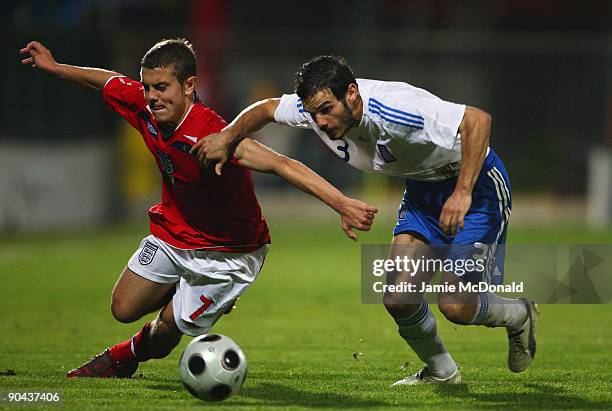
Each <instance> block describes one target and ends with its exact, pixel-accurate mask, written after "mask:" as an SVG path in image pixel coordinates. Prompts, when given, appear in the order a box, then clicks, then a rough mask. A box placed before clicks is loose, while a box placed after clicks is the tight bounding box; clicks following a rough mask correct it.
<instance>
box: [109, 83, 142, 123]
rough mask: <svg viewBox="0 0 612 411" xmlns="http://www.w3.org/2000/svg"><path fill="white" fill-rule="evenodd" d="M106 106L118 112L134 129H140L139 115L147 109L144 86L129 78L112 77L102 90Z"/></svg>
mask: <svg viewBox="0 0 612 411" xmlns="http://www.w3.org/2000/svg"><path fill="white" fill-rule="evenodd" d="M102 97H103V98H104V102H105V103H106V105H107V106H108V107H109V108H110V109H111V110H113V111H116V112H117V113H119V115H121V117H123V118H124V119H126V120H127V122H128V123H130V124H131V125H132V126H133V127H135V128H138V126H139V122H138V113H139V112H141V111H142V110H144V109H145V107H146V105H147V103H146V101H145V98H144V87H143V85H142V84H141V83H140V82H138V81H134V80H130V79H129V78H127V77H123V76H115V77H111V78H110V79H109V80H108V81H107V82H106V84H105V85H104V88H103V89H102Z"/></svg>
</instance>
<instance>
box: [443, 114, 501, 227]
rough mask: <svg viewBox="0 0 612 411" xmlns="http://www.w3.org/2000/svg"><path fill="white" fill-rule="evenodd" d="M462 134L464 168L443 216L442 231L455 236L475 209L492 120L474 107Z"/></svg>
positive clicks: (466, 116)
mask: <svg viewBox="0 0 612 411" xmlns="http://www.w3.org/2000/svg"><path fill="white" fill-rule="evenodd" d="M459 132H460V133H461V168H460V169H459V177H457V184H456V186H455V190H454V191H453V194H451V196H450V197H449V198H448V200H446V202H445V203H444V206H443V207H442V212H441V213H440V228H441V229H442V230H443V231H444V232H445V233H447V234H448V235H453V236H454V235H455V234H456V233H457V230H459V229H462V228H463V219H464V217H465V215H466V214H467V212H468V210H469V209H470V206H471V205H472V190H473V188H474V184H476V179H478V175H479V174H480V170H481V169H482V164H483V163H484V160H485V156H486V154H487V147H488V146H489V136H490V134H491V116H490V115H489V114H488V113H486V112H484V111H482V110H480V109H477V108H475V107H467V108H466V109H465V114H464V115H463V121H462V122H461V125H460V126H459Z"/></svg>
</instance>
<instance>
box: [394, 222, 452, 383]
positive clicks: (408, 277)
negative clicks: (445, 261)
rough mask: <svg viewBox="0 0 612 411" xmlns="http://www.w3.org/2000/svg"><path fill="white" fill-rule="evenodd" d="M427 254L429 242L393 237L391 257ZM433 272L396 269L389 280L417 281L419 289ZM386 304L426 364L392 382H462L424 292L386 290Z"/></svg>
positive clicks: (411, 345)
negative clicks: (438, 332) (393, 291)
mask: <svg viewBox="0 0 612 411" xmlns="http://www.w3.org/2000/svg"><path fill="white" fill-rule="evenodd" d="M427 255H429V247H428V246H427V244H425V243H424V242H423V241H421V240H419V239H417V238H415V237H413V236H412V235H410V234H399V235H397V236H395V237H394V239H393V245H392V247H391V253H390V256H389V258H390V259H395V258H396V257H398V256H399V257H401V258H403V257H404V256H406V257H408V258H413V259H418V258H420V257H422V256H427ZM432 275H433V273H432V272H425V271H423V272H418V273H408V272H403V271H400V272H393V273H389V274H388V276H387V283H388V284H400V283H402V282H406V283H409V284H414V285H415V286H416V289H417V290H419V289H420V288H421V285H422V284H423V283H428V282H429V280H430V279H431V277H432ZM384 303H385V308H386V309H387V311H388V312H389V314H391V316H392V317H393V319H394V320H395V322H396V323H397V325H398V331H399V334H400V336H401V337H402V338H403V339H404V340H406V342H407V343H408V345H409V346H410V347H411V348H412V349H413V350H414V351H415V353H416V354H417V355H418V356H419V358H420V359H421V360H422V361H423V362H424V363H425V367H424V368H423V369H422V370H421V371H419V372H418V373H417V374H415V375H412V376H409V377H406V378H404V379H402V380H400V381H397V382H396V383H395V384H393V385H413V384H423V383H455V384H456V383H460V382H461V374H460V372H459V368H458V367H457V364H456V363H455V361H454V360H453V359H452V357H451V356H450V354H449V353H448V351H447V350H446V348H445V347H444V344H443V343H442V340H441V339H440V337H439V336H438V334H437V326H436V319H435V317H434V316H433V314H432V312H431V311H430V310H429V305H428V304H427V302H426V301H425V300H424V298H423V295H422V293H418V292H417V293H386V294H385V296H384Z"/></svg>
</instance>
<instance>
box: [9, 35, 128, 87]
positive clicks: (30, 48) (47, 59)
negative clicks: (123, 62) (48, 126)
mask: <svg viewBox="0 0 612 411" xmlns="http://www.w3.org/2000/svg"><path fill="white" fill-rule="evenodd" d="M19 53H20V54H24V55H29V57H26V58H24V59H23V60H21V64H28V65H31V66H32V67H35V68H38V69H40V70H42V71H45V72H47V73H49V74H52V75H54V76H56V77H59V78H61V79H63V80H69V81H72V82H74V83H77V84H80V85H82V86H84V87H89V88H93V89H95V90H102V88H103V87H104V85H105V84H106V82H107V81H108V79H110V78H111V77H113V76H117V75H119V74H118V73H115V72H114V71H109V70H104V69H99V68H91V67H77V66H71V65H68V64H60V63H58V62H57V61H55V58H53V54H51V51H50V50H49V49H48V48H46V47H45V46H43V45H42V44H41V43H39V42H38V41H31V42H30V43H28V44H27V45H26V46H25V47H24V48H22V49H21V50H19Z"/></svg>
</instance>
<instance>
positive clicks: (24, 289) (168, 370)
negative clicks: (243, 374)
mask: <svg viewBox="0 0 612 411" xmlns="http://www.w3.org/2000/svg"><path fill="white" fill-rule="evenodd" d="M269 222H270V225H271V229H272V236H273V246H272V248H271V251H270V254H269V255H268V258H267V261H266V265H265V267H264V270H263V272H262V274H261V277H260V278H259V279H258V280H257V282H256V283H255V284H254V286H253V287H252V288H251V289H250V290H249V291H248V292H247V293H246V294H245V296H243V298H242V299H241V300H240V301H239V304H238V309H237V310H234V312H232V313H231V314H230V315H227V316H225V317H224V318H222V319H221V321H220V322H219V323H218V324H217V325H216V326H215V328H214V331H215V332H218V333H223V334H227V335H230V336H231V337H232V338H234V339H235V340H236V341H237V342H238V343H239V344H240V345H241V347H242V348H243V350H244V351H245V353H246V356H247V359H248V362H249V374H248V378H247V381H246V383H245V385H244V387H243V391H242V393H241V395H239V396H235V397H232V398H230V399H229V400H227V401H225V402H222V403H217V404H211V405H212V406H214V407H217V408H229V409H236V408H245V409H247V408H272V407H281V408H307V407H315V408H318V409H325V408H344V409H352V408H358V409H364V408H368V409H370V408H372V409H389V408H398V409H450V408H453V409H573V408H576V409H590V408H594V409H611V408H612V394H611V392H612V376H611V374H612V359H611V358H612V343H611V341H612V306H610V305H571V306H570V305H545V306H541V312H542V314H541V317H540V322H539V329H538V355H537V358H536V360H535V362H534V363H533V365H532V367H531V368H530V369H528V370H527V371H526V372H524V373H522V374H520V375H515V374H512V373H511V372H510V371H508V370H507V368H506V351H507V340H506V337H505V331H504V330H503V329H488V328H483V327H461V326H456V325H453V324H450V323H449V322H448V321H446V320H445V319H443V317H442V316H441V315H440V314H439V312H438V311H437V309H436V310H434V311H435V313H436V316H437V317H438V324H439V325H438V327H439V332H440V334H441V336H442V337H443V339H444V341H445V343H446V345H447V347H448V348H449V350H450V351H451V353H452V354H453V356H454V357H455V359H456V361H457V362H458V363H459V365H460V367H461V369H462V374H463V379H464V382H465V383H464V384H462V385H460V386H453V387H444V386H418V387H404V388H402V389H391V388H389V385H390V384H391V383H392V382H394V381H395V380H397V379H399V378H402V377H404V376H405V375H407V374H409V373H414V372H416V371H418V369H420V366H421V364H420V362H419V360H418V358H417V357H416V355H415V354H413V353H412V352H411V351H409V349H408V347H407V345H406V344H405V343H404V342H403V341H402V340H401V339H400V338H399V336H398V335H397V332H396V328H395V325H394V323H393V321H392V320H391V318H390V317H389V316H388V315H387V314H386V312H385V310H384V307H382V306H378V305H364V304H361V303H360V289H359V287H360V278H359V276H360V274H359V261H360V257H359V256H360V254H359V253H360V249H359V246H358V244H354V243H353V242H351V241H350V240H347V239H345V238H344V236H343V233H342V232H341V231H340V228H339V225H338V222H336V221H334V222H333V223H330V224H328V225H324V224H319V225H317V224H301V223H300V222H299V221H294V222H293V223H287V222H286V220H282V221H280V220H279V221H275V219H274V218H270V219H269ZM281 223H282V224H281ZM145 227H146V226H145V225H143V226H142V227H138V228H133V227H118V228H112V229H108V230H105V231H96V232H82V233H77V234H75V233H69V234H65V235H62V234H57V235H52V236H48V235H47V236H42V237H41V236H25V237H23V236H17V237H12V236H6V235H5V236H3V237H0V278H1V284H2V287H1V289H2V298H1V299H0V310H1V311H0V312H2V314H3V318H2V321H1V326H0V371H6V370H7V369H10V370H14V371H15V372H16V375H0V391H4V392H7V391H22V392H23V391H37V392H41V391H44V392H60V393H61V395H62V397H63V398H62V400H61V405H60V406H59V407H60V408H67V409H80V410H82V409H109V410H115V409H130V410H132V409H143V410H145V409H146V410H149V409H168V410H171V409H179V408H181V409H184V408H201V407H202V406H203V405H207V404H204V403H202V402H201V401H198V400H196V399H194V398H192V397H191V396H190V395H189V394H188V393H187V392H186V391H185V390H184V389H183V387H182V385H181V383H180V381H179V377H178V366H177V362H178V358H179V355H180V353H181V350H182V348H183V347H184V346H185V344H186V343H187V342H188V340H189V338H186V337H184V338H183V340H182V342H181V344H180V346H179V347H178V348H177V349H176V350H175V351H174V352H173V353H172V354H171V355H170V357H169V358H166V359H163V360H159V361H149V362H147V363H144V364H141V366H140V369H139V371H138V372H137V374H136V376H135V377H134V378H132V379H128V380H66V379H65V378H64V375H65V373H66V372H67V371H68V370H70V369H71V368H73V367H75V366H78V365H80V364H81V363H82V362H84V361H85V360H87V359H88V358H89V357H91V356H92V355H93V354H96V353H98V352H99V351H101V350H102V349H103V348H105V347H107V346H108V345H110V344H114V343H116V342H119V341H123V340H125V339H126V338H128V337H129V336H131V335H132V334H133V333H134V332H135V331H137V330H138V329H139V328H140V326H141V324H142V322H143V321H144V320H143V321H139V322H138V323H135V324H130V325H125V324H119V323H117V322H116V321H114V320H113V318H112V316H111V314H110V311H109V300H110V292H111V289H112V286H113V284H114V282H115V280H116V277H117V275H118V273H119V272H120V270H121V269H122V268H123V265H124V264H125V263H126V262H127V259H128V258H129V256H130V255H131V253H132V252H133V250H134V249H135V248H136V247H137V246H138V244H139V242H140V239H141V238H142V237H143V236H144V235H146V233H147V232H146V228H145ZM391 227H392V223H389V222H388V221H387V222H385V221H379V222H377V226H376V229H375V230H373V231H372V232H370V233H361V234H360V237H361V241H362V242H366V243H380V242H385V241H388V240H389V238H390V228H391ZM509 240H510V241H515V242H530V241H539V242H582V243H590V242H605V243H612V233H611V232H610V231H607V232H600V233H599V234H590V233H588V232H587V231H585V230H584V229H581V228H567V229H559V228H555V229H531V230H529V229H520V228H517V229H514V228H513V227H511V231H510V236H509ZM0 407H6V408H8V409H16V408H17V407H16V406H14V405H7V404H6V403H5V404H0ZM23 407H24V408H28V409H32V407H31V406H27V405H24V406H23ZM43 408H44V407H42V406H37V407H36V408H35V409H43ZM48 408H49V409H58V406H49V407H48Z"/></svg>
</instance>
